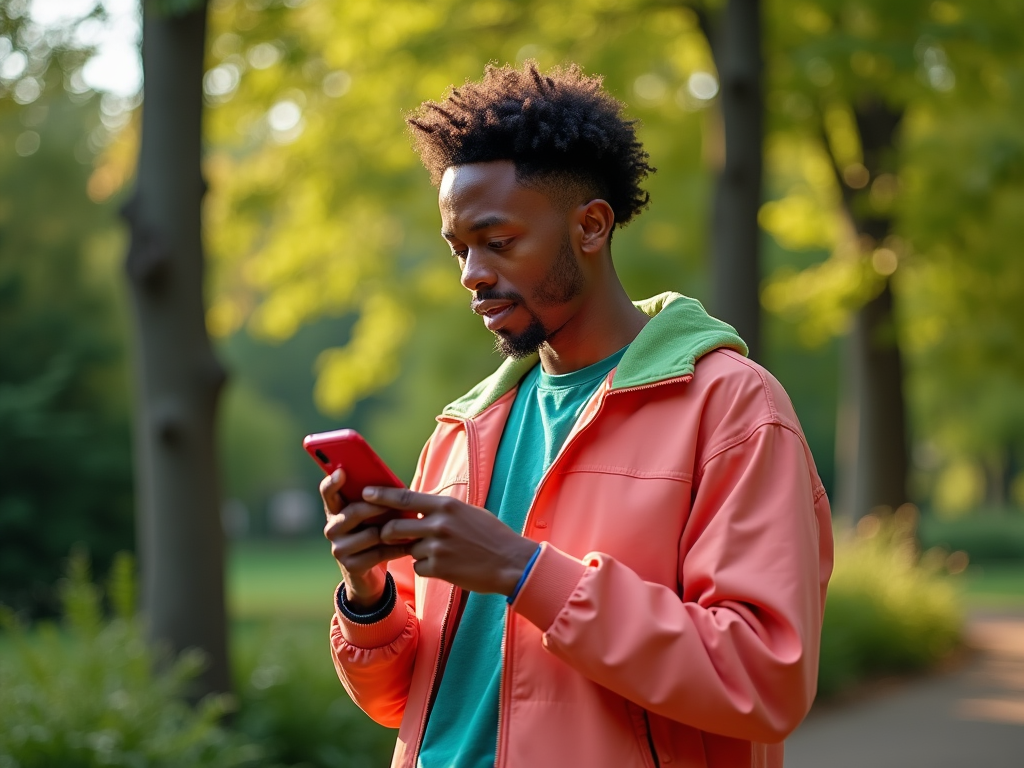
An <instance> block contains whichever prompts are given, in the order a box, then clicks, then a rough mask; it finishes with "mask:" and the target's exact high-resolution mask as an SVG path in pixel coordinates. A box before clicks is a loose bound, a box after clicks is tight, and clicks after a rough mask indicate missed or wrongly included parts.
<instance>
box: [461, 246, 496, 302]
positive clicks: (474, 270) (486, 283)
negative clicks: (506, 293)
mask: <svg viewBox="0 0 1024 768" xmlns="http://www.w3.org/2000/svg"><path fill="white" fill-rule="evenodd" d="M461 282H462V285H463V287H464V288H465V289H466V290H467V291H473V292H476V291H483V290H487V289H489V288H493V287H494V284H495V283H497V282H498V276H497V274H496V273H495V272H494V269H493V267H492V266H491V265H490V264H489V262H488V260H487V259H486V258H485V257H484V256H483V254H481V253H480V251H478V250H477V249H475V248H470V249H469V250H468V252H467V253H466V261H465V262H464V263H463V265H462V277H461Z"/></svg>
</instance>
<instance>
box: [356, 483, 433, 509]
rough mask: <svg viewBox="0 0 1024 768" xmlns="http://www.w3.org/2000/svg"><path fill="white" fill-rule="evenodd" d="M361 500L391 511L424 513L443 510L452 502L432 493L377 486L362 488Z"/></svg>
mask: <svg viewBox="0 0 1024 768" xmlns="http://www.w3.org/2000/svg"><path fill="white" fill-rule="evenodd" d="M363 498H364V499H366V500H367V501H372V502H373V503H374V504H380V505H382V506H385V507H391V508H392V509H411V510H415V511H417V512H424V513H427V512H435V511H437V510H439V509H444V508H446V507H447V506H448V505H449V504H450V503H451V502H452V498H451V497H450V496H436V495H434V494H432V493H417V492H416V491H410V490H409V489H408V488H388V487H386V486H379V485H371V486H367V487H366V488H364V489H363Z"/></svg>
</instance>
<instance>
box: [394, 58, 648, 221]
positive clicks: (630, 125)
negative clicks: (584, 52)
mask: <svg viewBox="0 0 1024 768" xmlns="http://www.w3.org/2000/svg"><path fill="white" fill-rule="evenodd" d="M601 82H602V80H601V78H600V77H587V76H586V75H584V74H583V70H582V69H580V67H579V65H577V64H570V65H568V66H565V67H558V68H555V69H553V70H551V71H549V72H548V73H546V74H542V73H541V72H540V70H539V69H538V67H537V63H536V62H534V61H527V62H526V63H525V64H523V66H522V68H519V69H517V68H515V67H513V66H510V65H506V66H503V67H498V66H495V65H493V64H491V65H488V66H487V68H486V70H485V71H484V77H483V80H482V81H480V82H471V81H467V82H466V84H465V85H464V86H462V87H461V88H452V89H451V90H450V91H449V92H448V94H447V96H446V97H445V98H444V100H443V101H441V102H436V101H427V102H424V103H423V104H421V105H420V107H419V108H418V109H417V110H416V111H414V112H413V113H412V114H411V115H409V116H408V117H407V118H406V122H407V123H408V124H409V129H410V131H411V133H412V136H413V141H414V144H415V147H416V151H417V152H419V155H420V158H421V159H422V160H423V164H424V165H425V166H426V167H427V170H428V171H430V179H431V181H432V182H433V184H434V186H438V185H439V184H440V182H441V177H442V176H443V175H444V172H445V170H446V169H447V168H449V167H450V166H453V165H466V164H468V163H484V162H490V161H494V160H511V161H512V162H513V163H514V164H515V167H516V177H517V178H518V179H519V180H520V181H521V182H523V183H527V184H529V183H531V182H540V183H545V182H548V181H550V182H554V183H556V184H557V186H558V187H560V188H562V189H566V188H567V187H575V188H577V189H578V190H579V191H580V193H585V194H590V195H596V196H599V197H601V198H603V199H604V200H605V201H606V202H607V203H608V204H609V205H610V206H611V208H612V210H613V211H614V212H615V224H616V226H623V225H625V224H627V223H628V222H629V221H630V219H632V218H633V217H634V216H635V215H636V214H638V213H639V212H640V211H641V210H642V209H643V208H645V207H646V206H647V203H648V201H649V199H650V196H649V195H648V194H647V192H645V191H644V190H643V189H641V188H640V182H642V181H643V180H644V178H645V177H646V176H647V175H648V174H649V173H653V172H654V170H655V169H654V168H653V167H652V166H651V165H650V164H649V163H648V162H647V161H648V159H649V156H648V154H647V153H646V152H645V151H644V148H643V146H642V145H641V144H640V142H639V141H638V140H637V137H636V130H635V125H636V121H635V120H627V119H626V118H625V117H624V116H623V114H622V112H623V109H624V105H623V104H622V103H621V102H620V101H618V100H616V99H615V98H614V97H612V96H611V95H609V94H608V93H607V92H606V91H604V90H603V89H602V87H601Z"/></svg>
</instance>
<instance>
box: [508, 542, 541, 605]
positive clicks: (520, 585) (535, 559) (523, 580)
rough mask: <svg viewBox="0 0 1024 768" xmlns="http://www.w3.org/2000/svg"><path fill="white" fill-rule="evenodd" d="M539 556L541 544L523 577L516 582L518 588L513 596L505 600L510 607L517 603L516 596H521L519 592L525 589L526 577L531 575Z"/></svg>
mask: <svg viewBox="0 0 1024 768" xmlns="http://www.w3.org/2000/svg"><path fill="white" fill-rule="evenodd" d="M539 554H540V544H538V545H537V549H535V550H534V552H533V556H532V557H531V558H530V561H529V562H528V563H527V564H526V567H525V568H523V575H522V576H520V577H519V581H518V582H516V588H515V589H513V590H512V594H511V595H509V596H508V597H507V598H505V600H506V601H507V602H508V604H509V605H512V603H513V602H515V599H516V595H518V594H519V590H520V589H522V588H523V584H525V583H526V577H527V576H529V575H530V570H531V569H532V568H533V564H534V563H535V562H537V556H538V555H539Z"/></svg>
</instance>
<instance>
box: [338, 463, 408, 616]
mask: <svg viewBox="0 0 1024 768" xmlns="http://www.w3.org/2000/svg"><path fill="white" fill-rule="evenodd" d="M343 485H345V471H344V470H342V469H336V470H335V471H334V472H333V474H331V475H328V476H327V477H325V478H324V479H323V480H322V481H321V482H320V497H321V498H322V499H323V500H324V512H325V513H326V515H327V524H326V525H325V526H324V536H326V537H327V539H328V540H329V541H330V542H331V554H332V555H334V559H335V560H337V561H338V567H339V568H341V576H342V579H343V580H344V582H345V599H346V600H348V601H349V602H352V603H354V604H356V605H360V606H371V605H373V604H374V603H376V602H378V601H379V600H380V599H381V597H382V596H383V594H384V584H385V578H386V569H385V566H384V563H386V562H387V561H388V560H395V559H397V558H399V557H404V556H405V555H406V554H407V552H406V550H405V549H404V548H403V547H401V546H396V545H385V544H382V542H381V539H380V528H379V527H377V526H374V525H366V526H364V527H361V528H360V527H359V526H361V525H362V524H363V523H365V522H366V521H367V520H369V519H371V518H373V517H376V516H377V515H380V514H381V513H383V512H387V511H388V510H387V508H386V507H379V506H374V505H373V504H367V503H366V502H365V501H357V502H354V503H352V504H348V505H346V504H345V503H344V502H343V501H342V497H341V487H342V486H343ZM356 528H359V530H356Z"/></svg>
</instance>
